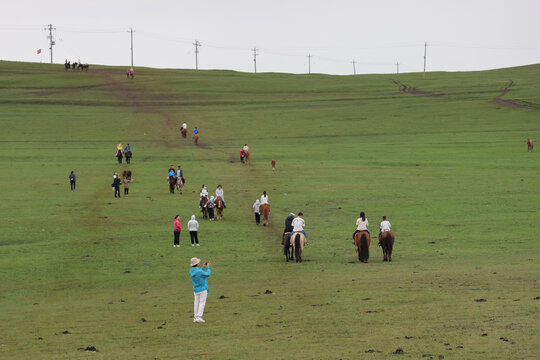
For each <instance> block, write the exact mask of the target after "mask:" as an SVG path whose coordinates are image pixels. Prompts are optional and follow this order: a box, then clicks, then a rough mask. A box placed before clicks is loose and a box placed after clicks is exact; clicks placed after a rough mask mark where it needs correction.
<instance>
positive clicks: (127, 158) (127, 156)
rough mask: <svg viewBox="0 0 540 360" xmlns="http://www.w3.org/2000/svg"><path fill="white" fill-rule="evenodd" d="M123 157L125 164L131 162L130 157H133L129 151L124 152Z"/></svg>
mask: <svg viewBox="0 0 540 360" xmlns="http://www.w3.org/2000/svg"><path fill="white" fill-rule="evenodd" d="M124 155H125V156H126V163H127V164H129V163H130V162H131V157H132V156H133V153H132V152H131V150H126V151H125V152H124Z"/></svg>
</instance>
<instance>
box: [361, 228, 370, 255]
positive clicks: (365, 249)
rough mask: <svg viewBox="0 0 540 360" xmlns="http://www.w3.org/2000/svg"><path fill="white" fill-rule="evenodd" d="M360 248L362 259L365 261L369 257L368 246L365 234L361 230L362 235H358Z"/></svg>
mask: <svg viewBox="0 0 540 360" xmlns="http://www.w3.org/2000/svg"><path fill="white" fill-rule="evenodd" d="M360 248H361V251H362V260H363V261H364V262H367V260H368V259H369V247H368V242H367V236H366V234H365V233H364V232H362V236H361V237H360Z"/></svg>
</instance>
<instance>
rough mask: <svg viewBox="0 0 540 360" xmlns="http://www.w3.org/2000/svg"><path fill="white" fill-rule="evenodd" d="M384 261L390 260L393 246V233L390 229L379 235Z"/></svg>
mask: <svg viewBox="0 0 540 360" xmlns="http://www.w3.org/2000/svg"><path fill="white" fill-rule="evenodd" d="M379 243H380V244H381V247H382V251H383V256H384V261H392V249H393V248H394V233H393V232H391V231H385V232H382V233H381V234H380V235H379Z"/></svg>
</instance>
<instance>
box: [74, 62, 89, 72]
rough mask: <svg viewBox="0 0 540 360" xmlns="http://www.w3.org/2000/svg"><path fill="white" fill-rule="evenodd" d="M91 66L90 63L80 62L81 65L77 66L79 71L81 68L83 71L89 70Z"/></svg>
mask: <svg viewBox="0 0 540 360" xmlns="http://www.w3.org/2000/svg"><path fill="white" fill-rule="evenodd" d="M89 67H90V65H88V64H79V66H78V67H77V71H79V70H81V71H84V70H88V68H89Z"/></svg>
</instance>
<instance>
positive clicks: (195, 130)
mask: <svg viewBox="0 0 540 360" xmlns="http://www.w3.org/2000/svg"><path fill="white" fill-rule="evenodd" d="M198 133H199V129H197V127H196V126H195V129H193V135H197V134H198Z"/></svg>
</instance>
